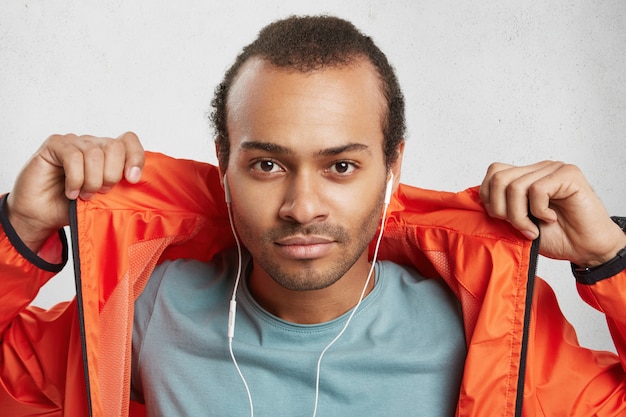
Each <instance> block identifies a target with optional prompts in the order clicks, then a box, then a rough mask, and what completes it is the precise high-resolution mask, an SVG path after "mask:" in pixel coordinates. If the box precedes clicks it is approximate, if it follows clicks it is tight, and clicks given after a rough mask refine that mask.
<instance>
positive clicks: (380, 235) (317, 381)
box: [313, 203, 389, 417]
mask: <svg viewBox="0 0 626 417" xmlns="http://www.w3.org/2000/svg"><path fill="white" fill-rule="evenodd" d="M388 207H389V204H388V203H385V204H384V209H383V216H382V220H381V222H380V233H378V239H377V240H376V247H375V249H374V256H373V257H372V266H371V267H370V270H369V273H368V274H367V279H366V280H365V285H364V286H363V290H362V291H361V296H360V297H359V301H358V302H357V303H356V305H355V306H354V308H353V309H352V312H351V313H350V316H348V319H347V320H346V323H345V324H344V325H343V328H342V329H341V331H340V332H339V334H337V336H335V338H334V339H333V340H331V341H330V343H329V344H328V345H326V347H325V348H324V350H322V353H320V356H319V358H318V359H317V372H316V375H315V405H314V407H313V417H316V415H317V404H318V402H319V392H320V389H319V388H320V371H321V366H322V359H323V358H324V355H325V354H326V351H327V350H328V349H330V347H331V346H332V345H334V344H335V342H336V341H337V340H339V338H340V337H341V336H342V335H343V334H344V332H345V331H346V329H347V328H348V325H349V324H350V322H351V321H352V317H354V314H355V313H356V311H357V309H358V308H359V306H360V305H361V302H362V301H363V298H365V292H366V291H367V287H368V286H369V283H370V281H371V279H372V274H373V272H374V269H375V267H376V259H377V258H378V249H379V248H380V242H381V241H382V238H383V230H384V228H385V220H386V219H387V208H388Z"/></svg>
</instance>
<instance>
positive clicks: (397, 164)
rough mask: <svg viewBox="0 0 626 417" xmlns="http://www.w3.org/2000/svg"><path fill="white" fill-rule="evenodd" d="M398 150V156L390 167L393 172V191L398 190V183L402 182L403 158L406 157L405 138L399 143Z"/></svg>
mask: <svg viewBox="0 0 626 417" xmlns="http://www.w3.org/2000/svg"><path fill="white" fill-rule="evenodd" d="M396 152H397V153H398V157H397V158H396V160H395V161H394V163H393V164H391V166H390V167H389V169H390V171H391V173H392V174H393V188H392V193H395V192H396V190H397V189H398V185H399V184H400V174H401V172H402V158H403V157H404V140H403V141H402V142H400V143H399V144H398V147H397V148H396Z"/></svg>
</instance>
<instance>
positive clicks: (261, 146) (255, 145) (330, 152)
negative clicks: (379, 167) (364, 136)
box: [241, 141, 370, 156]
mask: <svg viewBox="0 0 626 417" xmlns="http://www.w3.org/2000/svg"><path fill="white" fill-rule="evenodd" d="M241 148H242V149H245V150H261V151H266V152H270V153H275V154H281V155H292V154H293V151H292V150H291V149H289V148H287V147H285V146H282V145H278V144H276V143H272V142H258V141H248V142H243V143H242V144H241ZM351 151H358V152H367V153H370V150H369V147H368V146H367V145H364V144H362V143H348V144H347V145H341V146H336V147H333V148H327V149H322V150H320V151H319V152H318V155H319V156H335V155H340V154H342V153H344V152H351Z"/></svg>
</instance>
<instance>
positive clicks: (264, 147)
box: [240, 141, 293, 155]
mask: <svg viewBox="0 0 626 417" xmlns="http://www.w3.org/2000/svg"><path fill="white" fill-rule="evenodd" d="M240 147H241V149H246V150H260V151H266V152H271V153H276V154H282V155H290V154H292V153H293V152H292V151H291V149H289V148H287V147H284V146H281V145H277V144H276V143H271V142H256V141H249V142H243V143H242V144H241V145H240Z"/></svg>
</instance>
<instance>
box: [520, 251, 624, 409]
mask: <svg viewBox="0 0 626 417" xmlns="http://www.w3.org/2000/svg"><path fill="white" fill-rule="evenodd" d="M620 254H621V255H618V256H616V258H614V259H613V260H612V261H610V262H609V263H607V264H604V265H601V266H599V267H596V268H593V269H591V270H580V269H579V268H577V267H576V266H575V265H573V266H572V270H573V272H574V276H575V277H576V280H577V289H578V292H579V294H580V295H581V297H582V298H583V300H584V301H585V302H586V303H588V304H589V305H591V306H592V307H593V308H595V309H597V310H599V311H600V312H602V313H603V314H604V315H605V316H606V321H607V323H608V327H609V331H610V332H611V336H612V339H613V342H614V345H615V349H616V351H617V355H615V354H614V353H612V352H603V351H594V350H590V349H586V348H583V347H581V346H580V345H579V344H578V340H577V337H576V333H575V330H574V328H573V327H572V326H571V325H570V324H569V323H568V322H567V320H566V319H565V318H564V317H563V315H562V314H561V312H560V309H559V306H558V302H557V299H556V297H555V295H554V293H553V291H552V289H551V288H550V287H549V286H548V285H547V284H546V283H545V282H543V281H542V280H538V281H537V288H536V291H535V302H534V307H533V315H535V316H536V320H535V326H534V329H532V332H533V334H532V339H531V340H532V341H531V343H533V346H531V347H530V350H529V352H530V356H529V371H530V374H528V373H527V378H528V379H530V381H529V380H528V379H527V382H531V384H530V385H529V384H527V385H526V387H527V388H528V387H529V386H531V387H534V388H532V389H534V390H536V392H535V394H536V397H535V398H536V399H537V401H536V402H533V401H528V402H527V401H525V402H524V404H525V405H526V404H528V405H529V407H528V409H526V407H525V410H524V411H525V413H524V415H527V416H530V415H532V416H544V415H545V416H561V415H562V416H566V415H567V416H581V417H583V416H607V417H608V416H611V417H613V416H623V415H626V313H625V312H626V257H624V256H623V255H624V254H623V251H622V252H620ZM529 394H531V393H529V392H526V395H527V396H528V395H529Z"/></svg>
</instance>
